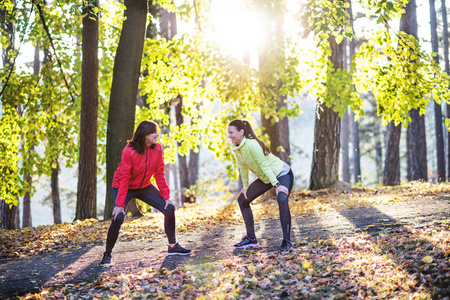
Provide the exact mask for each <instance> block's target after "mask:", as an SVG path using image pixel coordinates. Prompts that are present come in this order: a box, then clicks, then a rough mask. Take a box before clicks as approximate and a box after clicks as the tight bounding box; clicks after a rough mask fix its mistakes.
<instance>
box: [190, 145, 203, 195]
mask: <svg viewBox="0 0 450 300" xmlns="http://www.w3.org/2000/svg"><path fill="white" fill-rule="evenodd" d="M199 153H200V152H197V153H195V151H194V150H191V151H190V152H189V169H188V182H189V186H191V187H192V186H195V185H197V179H198V161H199Z"/></svg>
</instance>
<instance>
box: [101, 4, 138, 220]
mask: <svg viewBox="0 0 450 300" xmlns="http://www.w3.org/2000/svg"><path fill="white" fill-rule="evenodd" d="M125 7H126V10H125V21H124V23H123V27H122V33H121V35H120V40H119V45H118V47H117V52H116V57H115V61H114V70H113V82H112V87H111V99H110V104H109V111H108V130H107V140H106V161H107V163H106V178H107V185H106V186H107V188H106V200H105V211H104V219H105V220H106V219H109V218H111V214H112V210H113V206H114V203H113V197H112V189H111V186H112V181H113V178H114V172H115V171H116V169H117V166H118V165H119V162H120V158H121V153H122V150H123V148H124V147H125V145H126V143H127V140H128V139H131V137H132V135H133V130H134V120H135V113H136V98H137V92H138V85H139V76H140V70H141V60H142V53H143V50H144V40H145V30H146V20H147V1H146V0H125Z"/></svg>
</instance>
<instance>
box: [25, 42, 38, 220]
mask: <svg viewBox="0 0 450 300" xmlns="http://www.w3.org/2000/svg"><path fill="white" fill-rule="evenodd" d="M40 68H41V61H40V57H39V45H38V43H37V42H36V46H35V47H34V61H33V74H34V75H36V76H38V75H39V71H40ZM23 139H24V138H23V135H22V140H23ZM23 142H24V143H26V142H27V141H23ZM31 151H34V145H30V148H29V150H28V155H31ZM23 178H24V181H25V182H27V186H28V187H30V189H31V186H32V184H33V180H32V177H31V175H30V174H29V173H28V174H25V175H24V176H23ZM31 226H32V221H31V194H30V192H29V191H26V192H25V195H24V196H23V211H22V227H23V228H25V227H31Z"/></svg>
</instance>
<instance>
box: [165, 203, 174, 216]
mask: <svg viewBox="0 0 450 300" xmlns="http://www.w3.org/2000/svg"><path fill="white" fill-rule="evenodd" d="M174 213H175V206H173V205H172V204H169V205H167V207H166V209H165V210H164V215H173V214H174Z"/></svg>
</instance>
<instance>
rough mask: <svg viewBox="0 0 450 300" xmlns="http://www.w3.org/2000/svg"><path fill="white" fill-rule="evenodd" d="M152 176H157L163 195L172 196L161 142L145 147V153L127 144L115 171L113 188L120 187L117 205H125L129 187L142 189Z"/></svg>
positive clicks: (156, 179) (149, 182) (163, 196)
mask: <svg viewBox="0 0 450 300" xmlns="http://www.w3.org/2000/svg"><path fill="white" fill-rule="evenodd" d="M152 176H153V177H154V178H155V181H156V185H157V186H158V189H159V192H160V193H161V197H162V198H163V199H164V200H167V199H169V198H170V190H169V187H168V186H167V182H166V177H165V175H164V159H163V151H162V147H161V145H160V144H156V147H155V149H151V148H150V147H146V148H145V153H144V154H139V153H137V152H136V151H135V150H133V148H132V147H130V146H129V144H127V145H126V146H125V148H124V149H123V150H122V160H121V162H120V163H119V166H118V167H117V170H116V172H115V173H114V179H113V183H112V187H113V188H118V189H119V193H118V194H117V198H116V206H121V207H124V206H125V198H126V196H127V193H128V189H141V188H145V187H147V186H149V185H150V184H152V183H151V181H150V179H151V178H152Z"/></svg>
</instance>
